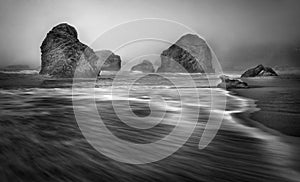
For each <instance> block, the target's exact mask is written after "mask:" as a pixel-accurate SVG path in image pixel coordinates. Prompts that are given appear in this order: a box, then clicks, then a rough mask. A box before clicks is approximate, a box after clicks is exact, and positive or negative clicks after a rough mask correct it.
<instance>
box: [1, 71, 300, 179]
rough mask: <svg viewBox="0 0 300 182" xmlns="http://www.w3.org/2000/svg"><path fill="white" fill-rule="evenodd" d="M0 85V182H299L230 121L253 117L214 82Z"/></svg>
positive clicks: (113, 79)
mask: <svg viewBox="0 0 300 182" xmlns="http://www.w3.org/2000/svg"><path fill="white" fill-rule="evenodd" d="M0 76H1V78H0V84H1V85H0V100H1V101H0V108H1V109H0V113H1V114H0V116H1V117H0V130H1V132H0V135H1V138H0V162H1V165H0V179H1V181H213V182H226V181H239V182H242V181H244V182H246V181H249V182H250V181H272V182H274V181H280V182H284V181H299V179H300V175H299V173H298V169H297V168H296V167H295V166H294V165H292V161H291V155H292V154H294V153H295V152H296V151H293V146H291V144H290V143H287V142H285V141H284V140H283V139H282V136H280V135H276V134H274V133H270V132H266V131H264V130H262V129H260V128H258V127H255V126H254V125H251V124H249V123H247V124H245V123H246V122H248V120H243V118H241V117H236V115H237V114H245V113H246V114H247V113H253V112H255V111H257V110H259V108H258V107H257V106H256V104H255V100H252V99H249V98H244V97H240V96H238V95H235V94H232V93H231V92H229V91H225V90H223V89H220V88H217V87H216V85H217V83H218V82H219V79H218V77H217V76H214V75H208V76H203V75H200V74H191V75H186V74H147V75H146V74H121V75H118V76H116V75H109V74H108V75H103V76H101V77H100V78H98V79H97V80H93V79H78V80H72V79H54V78H50V77H41V76H39V75H37V74H36V72H22V73H1V74H0ZM99 116H100V117H99ZM99 118H101V123H100V124H99ZM104 125H105V128H106V130H105V129H104V127H103V126H104ZM174 130H176V133H175V134H173V133H174V132H173V131H174ZM107 131H109V132H110V134H111V135H112V136H114V137H113V138H118V140H111V136H110V135H108V133H107ZM168 136H172V137H170V140H167V139H166V138H167V137H168ZM164 139H166V140H164ZM160 141H162V142H160ZM128 143H129V144H128ZM132 143H134V144H135V145H131V144H132ZM153 143H155V144H156V145H152V144H153ZM127 144H128V145H127ZM128 146H129V147H128ZM141 146H142V147H141ZM148 146H150V147H148Z"/></svg>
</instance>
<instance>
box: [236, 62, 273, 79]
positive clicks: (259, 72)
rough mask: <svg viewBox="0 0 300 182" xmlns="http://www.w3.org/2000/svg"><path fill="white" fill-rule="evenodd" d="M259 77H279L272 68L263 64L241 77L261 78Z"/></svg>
mask: <svg viewBox="0 0 300 182" xmlns="http://www.w3.org/2000/svg"><path fill="white" fill-rule="evenodd" d="M259 76H278V74H277V73H276V72H275V71H274V70H273V69H272V68H270V67H265V66H263V65H262V64H260V65H258V66H256V67H255V68H251V69H249V70H247V71H246V72H244V73H243V74H242V76H241V77H259Z"/></svg>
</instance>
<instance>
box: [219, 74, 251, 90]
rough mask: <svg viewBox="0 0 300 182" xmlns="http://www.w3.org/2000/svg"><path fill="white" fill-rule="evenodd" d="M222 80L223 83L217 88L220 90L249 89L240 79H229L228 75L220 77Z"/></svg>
mask: <svg viewBox="0 0 300 182" xmlns="http://www.w3.org/2000/svg"><path fill="white" fill-rule="evenodd" d="M220 79H221V81H222V82H221V83H220V84H218V86H217V87H219V88H225V89H232V88H248V84H247V83H246V82H243V81H242V80H240V79H233V78H229V77H228V76H226V75H222V76H220Z"/></svg>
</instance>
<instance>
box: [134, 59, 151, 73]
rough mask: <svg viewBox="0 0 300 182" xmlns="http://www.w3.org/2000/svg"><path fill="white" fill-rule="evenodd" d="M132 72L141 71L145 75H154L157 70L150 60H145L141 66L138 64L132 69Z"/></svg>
mask: <svg viewBox="0 0 300 182" xmlns="http://www.w3.org/2000/svg"><path fill="white" fill-rule="evenodd" d="M131 71H139V72H143V73H154V72H155V69H154V67H153V64H152V63H151V62H150V61H148V60H143V62H141V63H140V64H137V65H135V66H133V67H132V68H131Z"/></svg>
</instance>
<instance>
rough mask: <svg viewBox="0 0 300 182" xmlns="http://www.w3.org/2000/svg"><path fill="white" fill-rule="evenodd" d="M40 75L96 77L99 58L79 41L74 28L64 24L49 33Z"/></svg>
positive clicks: (42, 49) (43, 49) (44, 42)
mask: <svg viewBox="0 0 300 182" xmlns="http://www.w3.org/2000/svg"><path fill="white" fill-rule="evenodd" d="M41 52H42V56H41V58H42V64H41V70H40V74H43V75H45V74H46V75H50V76H54V77H59V78H72V77H74V73H75V70H76V75H75V76H76V77H95V76H96V75H97V74H98V72H99V69H98V67H97V60H98V57H97V56H96V54H95V53H94V51H93V50H92V49H91V48H89V47H88V46H87V45H85V44H83V43H81V42H80V41H79V40H78V35H77V31H76V30H75V28H74V27H72V26H70V25H68V24H66V23H62V24H59V25H57V26H55V27H54V28H53V29H52V30H51V31H50V32H48V34H47V36H46V38H45V39H44V41H43V43H42V45H41Z"/></svg>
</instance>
